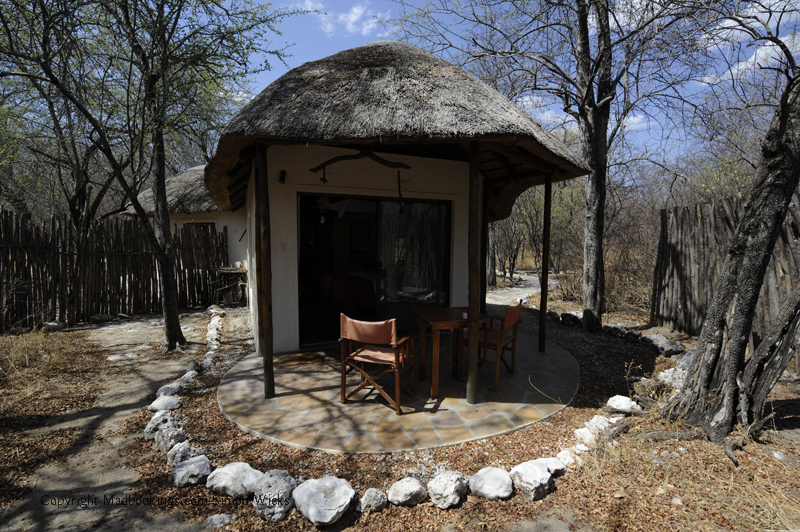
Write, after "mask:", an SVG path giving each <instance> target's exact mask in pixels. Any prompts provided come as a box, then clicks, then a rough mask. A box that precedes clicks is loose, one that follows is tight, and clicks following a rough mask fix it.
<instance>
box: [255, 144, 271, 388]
mask: <svg viewBox="0 0 800 532" xmlns="http://www.w3.org/2000/svg"><path fill="white" fill-rule="evenodd" d="M255 196H256V198H255V200H256V201H255V203H256V209H255V210H256V212H255V215H256V222H255V226H256V227H255V228H256V234H255V241H256V261H257V262H256V271H255V272H254V273H255V277H256V287H257V295H256V297H257V309H258V311H257V320H258V337H257V338H256V352H257V353H258V356H260V357H261V360H262V361H263V366H264V397H265V398H267V399H270V398H272V397H275V369H274V366H273V360H272V238H271V234H270V223H269V183H268V182H267V146H265V145H264V144H261V143H256V156H255Z"/></svg>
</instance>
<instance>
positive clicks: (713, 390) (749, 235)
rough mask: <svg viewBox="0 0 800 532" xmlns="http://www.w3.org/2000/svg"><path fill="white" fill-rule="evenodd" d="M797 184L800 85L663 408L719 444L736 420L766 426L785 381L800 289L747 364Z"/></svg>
mask: <svg viewBox="0 0 800 532" xmlns="http://www.w3.org/2000/svg"><path fill="white" fill-rule="evenodd" d="M799 179H800V84H798V83H795V82H794V81H792V82H790V84H789V85H787V87H786V89H785V90H784V94H783V98H782V100H781V104H780V106H779V108H778V110H777V111H776V113H775V117H774V118H773V120H772V123H771V125H770V128H769V131H768V132H767V136H766V138H765V140H764V144H763V146H762V157H761V160H760V161H759V164H758V167H757V168H756V174H755V179H754V181H753V186H752V187H751V189H750V190H749V192H748V193H747V194H746V195H745V197H746V198H747V201H746V202H745V205H744V208H743V211H742V216H741V218H740V221H739V225H738V227H737V229H736V234H735V235H734V237H733V240H732V242H731V246H730V249H729V250H728V253H727V255H726V257H725V263H724V265H723V267H722V274H721V276H720V279H719V281H718V283H717V286H716V288H715V290H714V299H713V300H712V302H711V305H710V307H709V310H708V312H707V313H706V319H705V322H704V323H703V329H702V331H701V332H700V339H699V342H698V345H697V360H696V362H695V365H694V367H693V369H692V373H691V374H690V375H689V376H688V377H687V385H686V387H685V388H684V390H683V393H682V394H681V395H680V396H679V397H677V398H676V399H675V400H674V401H672V402H671V403H670V404H669V405H668V406H667V408H666V410H665V415H667V417H669V418H670V419H682V420H685V421H687V422H689V423H691V424H694V425H697V426H700V427H702V428H704V429H705V431H706V433H707V434H708V437H709V439H710V440H712V441H714V442H717V443H719V442H721V441H722V440H723V439H724V438H725V437H726V436H727V435H728V434H729V433H730V432H731V431H732V430H733V428H734V425H735V424H736V422H737V420H738V421H739V422H741V423H742V424H743V425H750V424H752V423H753V422H757V421H759V420H760V418H761V413H762V412H761V411H762V410H763V402H764V400H766V395H767V394H768V393H769V391H770V390H771V389H772V385H774V380H776V379H777V377H778V376H779V375H780V373H778V372H777V370H778V369H779V368H780V367H781V365H782V364H783V362H782V357H783V356H784V355H783V352H784V351H783V350H782V349H780V348H779V345H780V342H782V341H784V339H785V338H786V337H787V336H788V335H789V334H790V333H791V331H792V330H793V329H792V326H793V324H794V321H793V320H795V319H796V317H795V316H794V314H796V313H797V305H798V302H797V301H796V298H797V297H798V294H797V293H796V291H795V293H794V294H793V297H790V298H789V299H788V300H787V302H786V303H785V305H784V308H783V309H782V310H781V314H780V316H779V319H778V320H777V323H776V325H775V327H774V328H773V331H772V332H770V334H769V336H768V338H767V340H765V342H764V344H765V345H763V346H759V348H758V350H757V351H756V353H755V354H754V355H753V356H752V357H751V358H750V361H748V362H747V366H746V365H745V349H746V347H747V343H748V339H749V337H750V332H751V329H752V322H753V316H754V314H755V307H756V303H757V302H758V296H759V292H760V290H761V285H762V283H763V280H764V274H765V273H766V270H767V266H768V265H769V261H770V257H771V256H772V251H773V248H774V246H775V241H776V240H777V238H778V233H779V231H780V227H781V225H782V224H783V221H784V219H785V218H786V212H787V209H788V205H789V201H790V199H791V197H792V193H793V192H794V190H795V189H796V188H797V185H798V180H799ZM793 305H794V310H793V309H792V306H793ZM794 327H795V328H796V325H795V326H794ZM785 356H786V357H788V356H789V355H785ZM786 364H788V361H787V362H786ZM781 371H782V370H781ZM762 378H764V379H766V380H765V381H763V382H762V381H761V379H762ZM751 394H756V395H755V396H754V397H753V396H751ZM741 399H744V401H741ZM737 413H738V415H737Z"/></svg>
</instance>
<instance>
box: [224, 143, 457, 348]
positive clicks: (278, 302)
mask: <svg viewBox="0 0 800 532" xmlns="http://www.w3.org/2000/svg"><path fill="white" fill-rule="evenodd" d="M355 153H357V152H356V151H354V150H346V149H339V148H329V147H321V146H272V147H270V148H269V149H268V150H267V180H268V184H269V198H270V227H271V234H272V297H273V305H272V308H273V329H274V344H273V349H274V351H275V352H276V353H278V352H284V351H291V350H295V349H297V348H298V347H299V322H298V319H299V308H298V305H299V301H298V278H297V275H298V273H297V270H298V263H297V261H298V257H297V255H298V253H297V239H298V234H297V231H298V229H297V227H298V220H297V195H298V193H301V192H302V193H311V194H319V195H321V194H331V195H333V194H341V195H348V196H367V197H386V198H396V197H397V170H396V169H391V168H388V167H386V166H383V165H381V164H379V163H377V162H375V161H372V160H370V159H367V158H364V159H359V160H353V161H342V162H338V163H335V164H333V165H331V166H329V167H328V169H327V176H326V177H327V179H328V183H327V184H322V183H321V182H320V177H322V172H319V173H313V172H310V171H309V169H310V168H313V167H315V166H318V165H319V164H321V163H323V162H325V161H327V160H329V159H332V158H333V157H337V156H339V155H348V154H355ZM382 156H383V157H384V158H385V159H387V160H390V161H402V162H404V163H406V164H408V165H409V166H411V169H410V170H401V171H400V174H401V177H402V179H403V181H404V183H403V197H404V198H416V199H430V200H438V201H449V202H451V205H452V211H451V212H452V220H451V238H450V242H451V271H450V303H451V305H453V306H464V305H467V304H468V271H467V244H468V242H467V240H468V239H467V225H468V224H467V222H468V214H469V203H468V202H469V174H468V172H469V165H468V164H467V163H462V162H454V161H445V160H438V159H427V158H419V157H408V156H399V155H392V154H384V155H382ZM281 170H285V171H286V183H285V184H280V183H279V182H278V177H279V173H280V171H281ZM253 179H254V177H251V182H250V186H249V190H248V199H247V228H248V230H247V237H246V238H247V240H248V244H249V248H250V251H249V253H250V255H249V256H250V259H249V261H248V264H250V268H249V271H250V272H254V271H255V269H254V268H255V266H256V265H255V262H254V260H252V256H253V255H254V253H255V242H254V241H253V239H252V235H254V234H255V225H254V224H255V217H254V215H253V213H254V208H255V203H254V201H255V199H254V197H253V188H254V187H253ZM229 231H230V228H229ZM254 277H255V276H254V275H250V278H251V279H254ZM255 290H256V285H255V282H252V281H251V283H250V291H251V294H250V296H251V297H250V301H251V302H253V304H251V309H252V310H251V311H252V313H253V318H254V319H253V322H254V324H255V322H256V320H255V312H256V298H255V297H254V296H255V293H256V292H255ZM256 334H257V332H256Z"/></svg>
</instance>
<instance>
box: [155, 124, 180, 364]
mask: <svg viewBox="0 0 800 532" xmlns="http://www.w3.org/2000/svg"><path fill="white" fill-rule="evenodd" d="M156 113H157V115H158V113H159V110H156ZM157 120H159V119H157ZM153 144H154V146H153V147H154V151H155V154H154V155H155V170H156V172H155V175H154V176H153V200H154V203H155V215H156V239H157V240H158V244H159V247H158V248H156V261H157V262H158V270H159V274H160V275H159V281H160V283H161V308H162V311H163V313H164V332H165V333H166V336H167V349H168V350H172V349H175V347H176V346H177V345H178V344H180V345H185V344H186V338H185V337H184V336H183V331H181V321H180V315H179V313H178V281H177V279H176V278H175V270H174V269H173V265H174V260H173V255H174V247H173V243H172V235H171V233H170V228H169V207H168V205H167V189H166V184H165V180H166V156H165V155H166V154H165V153H164V128H163V120H159V123H158V124H157V125H156V128H155V131H154V135H153Z"/></svg>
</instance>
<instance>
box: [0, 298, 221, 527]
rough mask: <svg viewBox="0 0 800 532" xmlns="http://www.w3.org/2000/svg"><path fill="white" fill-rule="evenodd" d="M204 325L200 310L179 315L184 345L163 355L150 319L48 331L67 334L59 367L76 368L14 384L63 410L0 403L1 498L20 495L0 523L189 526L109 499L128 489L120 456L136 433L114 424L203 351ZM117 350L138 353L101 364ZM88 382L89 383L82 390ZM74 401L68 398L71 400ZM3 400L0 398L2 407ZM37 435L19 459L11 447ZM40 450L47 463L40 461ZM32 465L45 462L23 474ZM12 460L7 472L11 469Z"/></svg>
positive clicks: (159, 333)
mask: <svg viewBox="0 0 800 532" xmlns="http://www.w3.org/2000/svg"><path fill="white" fill-rule="evenodd" d="M208 321H209V318H208V316H207V315H205V314H203V313H194V314H191V315H188V316H186V317H185V318H184V319H182V320H181V326H182V328H183V330H184V335H185V336H186V339H187V340H188V341H189V344H188V345H187V346H186V347H185V348H184V349H183V350H182V352H174V353H170V354H168V355H165V354H163V346H162V345H160V342H163V337H164V333H163V325H162V323H160V321H159V317H158V316H151V317H149V318H144V319H137V320H125V321H116V322H112V323H108V324H105V325H101V326H99V325H98V326H83V327H78V328H74V329H71V330H69V331H61V332H58V333H55V335H59V336H67V337H69V340H68V342H69V343H70V344H72V346H74V347H73V349H74V352H75V360H65V361H64V365H65V366H70V365H72V363H73V362H74V363H75V365H76V366H78V368H77V369H78V371H77V374H76V375H74V377H75V378H74V379H69V378H67V382H62V381H61V379H59V378H58V377H56V378H52V379H51V378H48V379H47V382H45V383H44V386H43V389H40V390H30V389H28V390H26V389H24V388H23V389H19V388H15V389H14V391H16V393H21V394H26V395H27V394H28V393H29V392H30V394H29V395H27V396H26V397H25V398H24V401H25V402H26V403H29V402H34V403H36V402H40V403H42V404H43V406H44V405H47V407H49V408H46V409H44V410H45V411H51V412H52V411H53V410H55V411H59V408H58V405H59V404H60V403H67V404H68V407H67V409H66V411H64V412H63V413H61V414H59V415H53V416H43V415H42V413H41V412H39V413H33V415H24V414H26V413H27V412H25V410H24V409H17V408H13V407H12V408H8V407H10V406H11V405H10V404H8V405H7V404H4V409H3V414H2V418H1V419H2V425H3V428H2V430H0V438H2V439H0V449H2V452H3V454H4V455H6V454H7V453H14V454H16V455H17V456H15V457H12V460H7V459H6V458H7V456H4V459H3V460H2V467H3V469H4V471H3V475H2V478H3V480H4V481H6V482H8V483H9V484H10V486H9V484H7V485H6V486H5V487H6V488H7V489H6V490H5V492H4V493H3V495H4V497H3V500H2V502H3V503H9V502H11V501H14V500H15V499H19V500H18V502H16V504H12V505H11V506H10V507H8V508H6V509H5V510H4V511H3V513H2V517H0V521H2V522H3V525H2V527H1V528H3V529H5V530H87V529H90V528H94V529H97V530H194V529H195V528H196V525H192V524H191V523H186V522H184V521H183V520H182V519H179V518H177V517H176V516H170V515H154V514H148V512H147V510H148V507H147V506H145V505H135V504H134V505H127V504H115V503H114V502H115V501H116V499H117V498H124V497H125V496H126V494H128V493H130V492H131V491H132V489H133V487H134V486H135V485H136V483H137V481H138V474H137V473H136V471H134V470H133V469H132V468H129V467H127V466H126V465H125V458H124V457H123V456H122V455H121V450H122V449H123V448H124V447H125V446H126V445H128V444H129V443H130V442H131V441H133V440H134V439H135V437H136V436H135V435H133V434H125V433H124V432H123V431H121V430H120V429H122V428H123V426H124V425H123V421H124V420H126V419H127V418H129V417H130V416H131V415H134V414H136V413H137V412H139V411H141V410H143V409H145V408H144V407H146V406H147V405H148V404H149V403H150V401H152V396H153V393H154V391H155V390H157V389H158V387H159V386H161V385H163V384H166V383H168V382H170V381H172V380H174V379H175V378H176V377H178V376H180V375H181V374H182V373H183V372H184V371H185V369H186V365H187V363H188V362H189V361H190V360H191V359H192V358H195V357H196V355H198V354H200V355H202V353H203V352H204V351H205V333H206V326H207V324H208ZM126 353H138V354H139V355H140V356H139V358H136V359H134V360H130V361H123V362H109V361H108V360H107V357H109V356H111V355H114V354H126ZM68 372H69V370H68V369H66V368H65V373H68ZM59 373H60V372H59ZM87 379H89V380H91V381H93V384H94V385H95V386H94V387H92V389H91V390H89V393H88V394H87V393H85V391H84V390H83V389H81V384H83V383H85V381H86V380H87ZM51 385H52V386H51ZM5 391H8V390H5ZM53 392H57V393H53ZM92 396H94V397H95V398H94V400H92ZM75 399H78V402H77V404H70V403H72V402H74V401H75ZM12 401H13V399H10V398H8V397H4V403H11V402H12ZM19 414H22V415H19ZM8 429H11V430H12V431H13V432H10V431H8ZM54 435H56V436H61V437H56V438H53V436H54ZM39 441H42V443H43V445H42V447H43V448H42V449H41V452H40V453H38V454H32V455H31V456H30V457H25V456H24V455H23V457H22V458H20V457H19V452H20V451H24V449H25V448H26V447H28V446H30V445H32V444H34V446H35V443H38V442H39ZM11 445H14V448H12V447H11ZM48 455H50V456H51V457H52V458H53V460H47V458H48ZM14 458H16V460H14ZM9 462H12V463H11V464H10V463H9ZM14 462H16V463H14ZM30 462H34V463H33V464H31V463H30ZM41 462H45V463H47V462H49V463H48V464H47V465H45V466H44V467H41V468H38V469H35V470H33V471H30V469H31V467H30V466H34V467H35V466H36V465H37V463H41ZM15 466H16V471H14V470H13V469H12V468H14V467H15ZM26 473H27V474H26ZM9 488H10V489H9ZM110 499H111V500H110ZM109 502H110V503H109ZM120 502H121V501H120ZM107 503H108V504H107Z"/></svg>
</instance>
